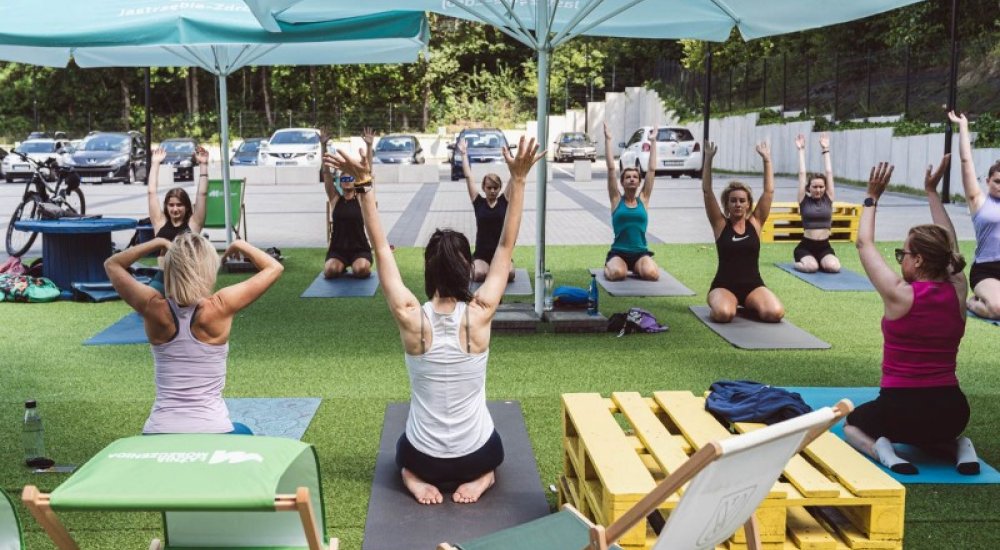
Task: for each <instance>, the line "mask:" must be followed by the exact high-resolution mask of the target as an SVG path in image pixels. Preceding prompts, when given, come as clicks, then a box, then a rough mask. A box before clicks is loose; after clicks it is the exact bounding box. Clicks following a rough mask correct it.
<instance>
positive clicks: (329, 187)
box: [320, 128, 375, 279]
mask: <svg viewBox="0 0 1000 550" xmlns="http://www.w3.org/2000/svg"><path fill="white" fill-rule="evenodd" d="M374 136H375V134H374V133H372V131H371V129H370V128H365V130H364V135H363V138H364V140H365V146H366V158H367V159H368V160H369V162H371V158H372V154H373V153H372V141H373V140H374ZM320 141H321V142H322V143H323V145H322V148H323V151H324V153H325V152H326V141H327V140H326V139H325V138H324V139H321V140H320ZM321 171H322V174H323V188H324V189H325V190H326V197H327V200H329V201H330V207H331V212H332V216H331V217H332V231H331V233H332V235H330V247H329V249H327V251H326V263H325V264H324V265H323V276H324V277H326V278H327V279H333V278H335V277H340V276H341V275H343V274H344V272H345V271H346V270H347V268H348V267H349V268H351V275H353V276H354V277H355V278H357V279H367V278H368V277H370V276H371V274H372V245H371V243H369V242H368V237H367V236H366V235H365V222H364V220H363V219H362V218H361V203H359V202H358V195H357V193H356V192H355V190H354V178H352V177H350V176H342V177H341V178H340V187H341V189H342V191H338V190H337V186H336V185H334V182H333V174H332V173H331V172H330V169H329V167H327V166H326V165H324V166H323V168H322V169H321Z"/></svg>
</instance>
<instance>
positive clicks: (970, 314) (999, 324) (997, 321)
mask: <svg viewBox="0 0 1000 550" xmlns="http://www.w3.org/2000/svg"><path fill="white" fill-rule="evenodd" d="M965 313H966V315H967V316H968V317H969V318H970V319H979V320H980V321H982V322H984V323H989V324H991V325H993V326H995V327H1000V319H987V318H985V317H980V316H978V315H976V314H975V313H973V312H971V311H969V310H965Z"/></svg>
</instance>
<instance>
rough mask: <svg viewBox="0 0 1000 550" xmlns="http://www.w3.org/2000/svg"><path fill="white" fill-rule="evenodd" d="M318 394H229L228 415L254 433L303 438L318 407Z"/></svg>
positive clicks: (227, 400) (227, 399)
mask: <svg viewBox="0 0 1000 550" xmlns="http://www.w3.org/2000/svg"><path fill="white" fill-rule="evenodd" d="M320 401H322V399H320V398H319V397H280V398H272V397H227V398H226V407H227V408H229V419H230V420H232V421H233V422H242V423H243V424H246V426H247V427H248V428H250V430H251V431H253V433H254V435H267V436H272V437H287V438H289V439H302V435H303V434H305V433H306V428H308V427H309V423H310V422H312V419H313V416H315V415H316V410H317V409H319V403H320Z"/></svg>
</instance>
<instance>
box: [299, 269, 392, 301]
mask: <svg viewBox="0 0 1000 550" xmlns="http://www.w3.org/2000/svg"><path fill="white" fill-rule="evenodd" d="M376 289H378V276H377V274H376V273H375V272H374V271H372V274H371V276H370V277H368V278H367V279H356V278H354V277H352V276H350V275H342V276H340V277H337V278H335V279H327V278H325V277H323V273H322V272H321V273H320V274H319V275H317V276H316V278H315V279H313V282H312V284H310V285H309V288H307V289H306V290H305V292H303V293H302V295H301V296H299V297H300V298H364V297H367V296H374V295H375V290H376Z"/></svg>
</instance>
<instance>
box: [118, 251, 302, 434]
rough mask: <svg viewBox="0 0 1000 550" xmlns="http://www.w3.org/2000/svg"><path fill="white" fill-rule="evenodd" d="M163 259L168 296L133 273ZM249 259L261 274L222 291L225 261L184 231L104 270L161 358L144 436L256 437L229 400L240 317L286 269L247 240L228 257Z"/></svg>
mask: <svg viewBox="0 0 1000 550" xmlns="http://www.w3.org/2000/svg"><path fill="white" fill-rule="evenodd" d="M160 250H166V255H165V256H164V257H163V272H164V283H165V285H164V286H165V289H164V290H165V293H164V294H160V293H159V292H157V291H156V290H154V289H153V288H152V287H150V286H147V285H144V284H142V283H140V282H138V281H136V280H135V278H133V277H132V275H131V274H130V273H129V272H128V267H129V266H131V265H132V264H133V263H135V262H136V261H138V260H139V259H141V258H144V257H146V256H147V255H149V254H150V253H154V252H159V251H160ZM236 254H240V255H243V256H245V257H248V258H249V259H250V261H251V262H253V264H254V266H256V267H257V269H258V273H257V274H256V275H254V276H253V277H250V278H249V279H247V280H245V281H243V282H240V283H237V284H235V285H232V286H228V287H225V288H223V289H221V290H219V291H218V292H213V291H214V289H215V278H216V273H217V272H218V270H219V255H218V253H217V252H216V251H215V247H214V246H212V244H211V243H209V242H208V239H206V238H204V237H202V236H201V235H198V234H195V233H183V234H181V235H178V236H177V238H175V239H174V241H173V242H172V243H171V242H170V241H168V240H166V239H163V238H157V239H153V240H151V241H148V242H145V243H142V244H140V245H138V246H133V247H132V248H129V249H127V250H124V251H122V252H119V253H118V254H115V255H114V256H112V257H110V258H108V260H107V261H106V262H104V269H105V271H107V273H108V278H109V279H110V280H111V284H112V285H114V287H115V290H117V291H118V294H119V296H121V298H122V300H125V302H126V303H127V304H128V305H129V306H131V307H132V309H134V310H135V311H136V312H138V313H139V315H141V316H142V321H143V325H144V326H145V329H146V336H147V337H148V338H149V343H150V345H151V348H152V352H153V360H154V364H155V377H156V400H155V401H154V403H153V408H152V411H151V412H150V415H149V419H148V420H147V421H146V426H145V427H144V429H143V432H144V433H201V432H205V433H226V432H231V433H249V430H247V429H245V427H242V429H241V426H234V425H233V423H232V422H231V421H230V420H229V411H228V410H227V409H226V405H225V402H224V401H223V400H222V389H223V387H225V383H226V359H227V357H228V355H229V331H230V328H231V327H232V323H233V316H235V315H236V313H237V312H239V311H240V310H241V309H243V308H245V307H247V306H248V305H250V304H251V303H253V301H254V300H256V299H257V298H259V297H260V296H261V295H262V294H264V292H265V291H266V290H267V289H268V288H269V287H270V286H271V285H272V284H274V282H275V281H277V280H278V277H279V276H280V275H281V272H282V270H283V269H284V268H283V267H282V265H281V264H280V263H278V261H277V260H275V259H274V258H272V257H270V256H268V255H267V254H265V253H264V252H262V251H260V250H258V249H257V248H255V247H254V246H252V245H251V244H249V243H247V242H246V241H242V240H238V241H235V242H234V243H233V244H232V245H230V246H229V248H228V249H227V250H226V252H225V255H226V256H230V255H236Z"/></svg>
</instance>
